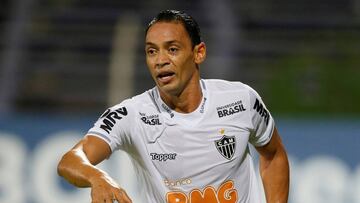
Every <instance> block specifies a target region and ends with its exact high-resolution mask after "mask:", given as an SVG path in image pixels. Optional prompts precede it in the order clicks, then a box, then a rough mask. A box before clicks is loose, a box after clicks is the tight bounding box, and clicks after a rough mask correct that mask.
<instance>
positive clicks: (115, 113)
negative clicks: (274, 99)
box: [88, 80, 274, 203]
mask: <svg viewBox="0 0 360 203" xmlns="http://www.w3.org/2000/svg"><path fill="white" fill-rule="evenodd" d="M200 82H201V87H202V92H203V98H202V102H201V104H200V105H199V107H198V108H197V109H196V110H195V111H194V112H192V113H188V114H183V113H178V112H175V111H173V110H172V109H170V108H169V107H168V106H167V105H166V104H165V103H164V102H163V101H162V99H161V98H160V96H159V92H158V89H157V87H154V88H153V89H151V90H148V91H146V92H144V93H143V94H140V95H137V96H135V97H133V98H131V99H128V100H125V101H123V102H122V103H120V104H118V105H116V106H113V107H112V108H110V109H108V110H107V111H105V112H104V114H103V115H102V116H101V117H100V118H99V120H98V121H97V122H96V123H95V125H94V127H93V128H91V129H90V130H89V132H88V135H95V136H98V137H100V138H102V139H103V140H104V141H106V142H107V143H108V144H109V146H110V147H111V150H112V151H113V152H114V151H115V150H118V149H121V150H124V151H126V152H127V153H128V154H129V155H130V157H131V158H132V161H133V164H134V167H135V169H136V172H137V174H138V177H139V179H140V180H141V181H142V182H141V183H142V185H143V186H144V187H145V188H144V189H145V192H144V195H145V196H146V197H145V199H146V202H148V203H161V202H165V203H205V202H206V203H240V202H241V203H260V202H262V196H261V195H262V193H261V191H262V189H261V188H260V186H259V185H258V181H257V177H256V173H255V169H254V164H253V160H252V157H251V154H250V151H249V143H250V144H252V145H254V146H263V145H265V144H267V143H268V142H269V140H270V139H271V135H272V132H273V129H274V121H273V119H272V117H271V115H270V113H269V111H268V110H267V109H266V108H265V105H264V103H263V102H262V100H261V98H260V96H259V95H258V94H257V93H256V92H255V91H254V90H253V89H251V88H250V87H249V86H247V85H245V84H243V83H240V82H228V81H223V80H200Z"/></svg>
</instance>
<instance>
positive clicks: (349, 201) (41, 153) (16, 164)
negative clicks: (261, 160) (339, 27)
mask: <svg viewBox="0 0 360 203" xmlns="http://www.w3.org/2000/svg"><path fill="white" fill-rule="evenodd" d="M95 120H96V116H94V115H88V116H81V117H61V116H55V115H16V116H15V115H13V116H10V117H1V118H0V202H1V203H64V202H77V203H86V202H90V190H89V189H77V188H75V187H73V186H71V185H70V184H68V183H67V182H65V181H64V180H62V179H61V178H60V177H58V175H57V172H56V166H57V163H58V161H59V159H60V157H61V155H62V154H63V153H64V152H65V151H67V150H68V149H70V148H71V147H72V146H73V145H74V144H75V143H76V142H77V141H78V140H79V139H80V138H81V137H82V136H83V135H84V134H85V133H86V132H87V130H88V128H90V127H91V126H92V123H93V122H94V121H95ZM277 123H278V128H279V131H280V133H281V135H282V137H283V141H284V143H285V145H286V148H287V150H288V153H289V157H290V162H291V192H290V201H289V202H290V203H304V202H306V203H340V202H346V203H357V202H360V195H359V194H360V157H359V156H358V155H359V154H360V148H359V146H360V136H359V132H360V120H357V121H356V120H344V119H332V120H329V119H320V120H305V119H304V120H301V119H298V120H294V119H278V122H277ZM100 167H101V168H102V169H104V170H105V171H107V172H108V173H109V174H111V176H113V177H114V178H115V179H116V181H118V182H119V183H120V185H121V186H123V187H124V188H125V189H126V190H127V191H128V193H129V195H130V196H131V197H132V198H133V200H134V202H135V203H142V201H141V195H140V194H141V185H138V184H137V180H136V174H134V170H133V169H132V164H131V161H130V159H129V158H128V156H127V155H126V154H125V153H123V152H121V151H119V152H116V153H114V154H113V155H112V156H111V158H110V159H109V160H108V161H106V162H104V163H102V164H101V165H100ZM184 178H185V177H184ZM181 181H182V180H174V182H173V183H172V184H181Z"/></svg>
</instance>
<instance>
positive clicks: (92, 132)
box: [86, 131, 115, 152]
mask: <svg viewBox="0 0 360 203" xmlns="http://www.w3.org/2000/svg"><path fill="white" fill-rule="evenodd" d="M86 136H95V137H98V138H100V139H102V140H104V141H105V142H106V143H107V144H108V145H109V147H110V149H111V152H114V151H115V144H113V143H112V142H111V140H110V138H109V137H108V136H106V135H104V134H101V133H99V132H96V131H89V132H88V133H87V134H86Z"/></svg>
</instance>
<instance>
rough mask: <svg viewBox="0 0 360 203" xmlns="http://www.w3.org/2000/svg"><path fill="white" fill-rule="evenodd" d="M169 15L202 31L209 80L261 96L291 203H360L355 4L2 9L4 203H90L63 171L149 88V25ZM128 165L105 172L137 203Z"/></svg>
mask: <svg viewBox="0 0 360 203" xmlns="http://www.w3.org/2000/svg"><path fill="white" fill-rule="evenodd" d="M169 8H171V9H179V10H185V11H186V12H187V13H189V14H191V15H192V16H194V17H195V18H196V19H197V21H198V23H199V24H200V27H201V29H202V35H203V39H204V41H205V42H206V43H207V47H208V58H207V61H206V62H205V63H204V64H203V65H202V66H201V68H202V74H203V78H222V79H228V80H239V81H242V82H244V83H247V84H249V85H250V86H252V87H254V88H255V89H256V90H257V91H258V92H259V93H260V94H261V95H262V97H263V99H264V101H265V103H266V104H267V107H268V108H269V109H270V111H271V112H272V114H273V116H274V117H275V119H276V121H277V126H278V128H279V131H280V133H281V134H282V137H283V141H284V143H285V145H286V147H287V150H288V152H289V155H290V160H291V170H292V177H291V179H292V180H291V193H290V203H356V202H360V156H359V155H360V54H359V53H360V1H359V0H315V1H314V0H311V1H310V0H302V1H300V0H292V1H285V0H253V1H235V0H222V1H215V0H199V1H190V0H183V1H165V0H153V1H144V0H141V1H140V0H133V1H120V0H107V1H100V0H88V1H80V0H0V202H1V203H10V202H11V203H63V202H78V203H79V202H80V203H82V202H90V201H89V190H86V189H85V190H79V189H74V188H73V187H71V186H69V184H67V183H65V182H64V181H63V180H61V179H60V178H58V177H57V175H56V164H57V162H58V160H59V158H60V156H61V154H62V153H64V152H65V150H68V149H69V148H70V147H71V146H73V144H74V143H75V142H76V141H77V140H78V139H79V138H81V137H82V136H83V134H84V133H86V131H87V130H88V129H89V128H90V127H91V126H92V124H93V122H94V121H95V120H96V119H97V117H98V116H99V115H100V114H101V113H102V112H103V111H104V110H105V109H106V108H107V107H108V106H110V105H113V104H115V103H117V102H119V101H121V100H122V99H124V98H126V97H129V96H131V95H134V94H137V93H141V92H143V91H144V90H146V89H149V88H151V87H152V86H153V82H152V79H151V78H150V76H149V74H148V70H147V67H146V65H145V59H144V51H143V49H144V47H143V42H144V27H145V26H146V24H147V22H149V20H150V19H151V18H152V17H153V16H154V15H155V14H156V13H157V12H158V11H160V10H163V9H169ZM128 161H129V160H128V158H127V157H126V156H125V155H124V154H122V153H117V154H116V155H114V156H113V157H112V158H111V159H110V161H108V162H107V163H106V164H102V165H101V167H103V168H104V169H105V170H107V171H109V173H110V174H112V175H113V176H114V177H115V178H116V179H117V180H118V181H119V182H120V183H121V184H122V185H123V186H124V187H125V188H126V189H127V190H128V191H129V193H130V195H131V196H132V197H133V199H134V200H135V202H141V200H140V198H139V194H140V188H139V186H138V185H137V184H136V181H135V180H136V178H135V176H136V174H133V171H132V169H131V166H130V165H129V162H128ZM119 165H125V166H126V167H125V168H121V169H120V168H119V167H118V166H119Z"/></svg>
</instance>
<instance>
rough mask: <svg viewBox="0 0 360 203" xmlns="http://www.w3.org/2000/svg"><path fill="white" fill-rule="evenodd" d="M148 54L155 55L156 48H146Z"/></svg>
mask: <svg viewBox="0 0 360 203" xmlns="http://www.w3.org/2000/svg"><path fill="white" fill-rule="evenodd" d="M146 54H147V55H149V56H153V55H155V54H156V49H154V48H149V49H147V50H146Z"/></svg>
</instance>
